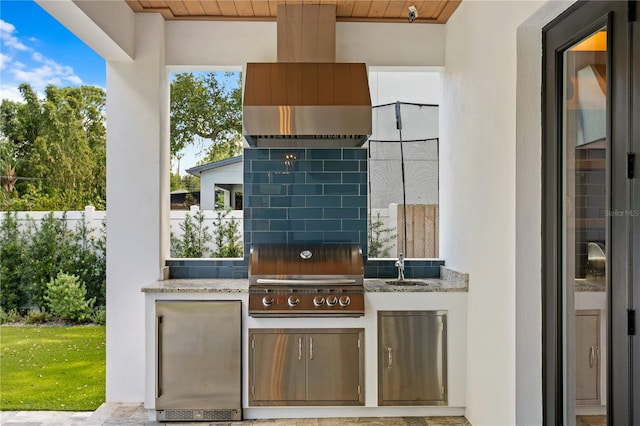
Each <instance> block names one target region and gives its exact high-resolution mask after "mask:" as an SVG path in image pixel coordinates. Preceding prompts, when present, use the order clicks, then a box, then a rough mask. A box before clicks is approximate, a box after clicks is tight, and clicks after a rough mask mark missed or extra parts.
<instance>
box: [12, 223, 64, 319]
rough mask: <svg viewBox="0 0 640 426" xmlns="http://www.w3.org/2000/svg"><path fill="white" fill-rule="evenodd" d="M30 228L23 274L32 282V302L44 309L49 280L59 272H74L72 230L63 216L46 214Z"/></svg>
mask: <svg viewBox="0 0 640 426" xmlns="http://www.w3.org/2000/svg"><path fill="white" fill-rule="evenodd" d="M33 227H34V228H37V229H36V230H35V231H33V235H32V237H31V245H30V246H29V250H28V252H27V262H26V264H25V268H24V277H25V279H27V280H28V282H30V283H31V291H32V296H33V299H34V301H35V302H36V303H37V304H38V306H40V307H41V308H43V309H47V308H48V305H47V301H46V299H45V295H46V292H47V285H48V283H49V282H50V281H51V280H52V279H54V278H55V277H56V274H58V272H59V271H64V272H69V273H73V271H72V268H71V265H72V264H73V254H72V249H71V248H72V245H73V232H72V231H70V230H69V229H68V228H67V223H66V215H65V216H63V217H62V218H61V219H58V218H56V217H54V216H53V213H49V214H48V215H46V216H45V217H44V218H43V219H42V221H41V222H40V226H39V227H36V226H35V223H33Z"/></svg>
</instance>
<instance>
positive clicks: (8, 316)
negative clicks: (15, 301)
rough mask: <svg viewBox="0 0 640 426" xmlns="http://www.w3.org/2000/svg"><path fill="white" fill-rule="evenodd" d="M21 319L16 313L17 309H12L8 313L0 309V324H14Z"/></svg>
mask: <svg viewBox="0 0 640 426" xmlns="http://www.w3.org/2000/svg"><path fill="white" fill-rule="evenodd" d="M21 319H22V317H21V316H20V314H19V313H18V310H17V309H15V308H12V309H10V310H8V311H5V310H4V309H2V307H0V324H6V323H14V322H18V321H20V320H21Z"/></svg>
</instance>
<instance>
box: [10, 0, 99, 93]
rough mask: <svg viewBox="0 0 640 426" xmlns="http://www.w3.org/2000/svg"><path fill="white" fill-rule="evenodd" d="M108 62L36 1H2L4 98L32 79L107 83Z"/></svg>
mask: <svg viewBox="0 0 640 426" xmlns="http://www.w3.org/2000/svg"><path fill="white" fill-rule="evenodd" d="M105 75H106V67H105V62H104V60H103V59H102V58H101V57H100V56H99V55H98V54H96V53H95V52H94V51H93V50H91V48H89V47H88V46H87V45H86V44H84V43H83V42H82V41H80V40H79V39H78V38H76V36H75V35H73V34H72V33H71V32H70V31H68V30H67V29H66V28H65V27H64V26H62V25H61V24H60V23H58V21H56V20H55V19H54V18H52V17H51V15H49V14H48V13H47V12H45V11H44V9H42V8H41V7H40V6H38V5H37V4H36V3H35V2H34V1H32V0H0V99H11V100H21V98H20V95H19V93H18V91H17V88H18V86H19V85H20V84H21V83H29V84H31V86H32V87H33V88H34V89H35V90H36V91H37V92H40V93H42V92H43V91H44V88H45V87H46V86H47V85H49V84H54V85H56V86H60V87H65V86H77V85H82V84H87V85H91V86H99V87H102V88H103V89H104V88H105V87H106V76H105Z"/></svg>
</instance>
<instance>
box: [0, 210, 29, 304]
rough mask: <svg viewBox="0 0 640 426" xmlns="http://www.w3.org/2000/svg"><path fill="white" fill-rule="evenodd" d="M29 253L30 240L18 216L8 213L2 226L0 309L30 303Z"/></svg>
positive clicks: (0, 239)
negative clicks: (26, 236) (20, 224)
mask: <svg viewBox="0 0 640 426" xmlns="http://www.w3.org/2000/svg"><path fill="white" fill-rule="evenodd" d="M27 251H28V240H27V239H25V237H24V234H23V233H22V232H21V231H20V227H19V224H18V219H17V215H16V214H15V213H13V214H12V213H11V212H7V213H6V214H5V216H4V220H3V221H2V223H1V224H0V308H2V309H3V310H4V311H10V310H12V309H20V308H21V307H22V306H24V305H26V304H28V303H29V291H28V281H27V280H26V279H25V272H26V271H25V261H26V259H27Z"/></svg>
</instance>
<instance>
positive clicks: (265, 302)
mask: <svg viewBox="0 0 640 426" xmlns="http://www.w3.org/2000/svg"><path fill="white" fill-rule="evenodd" d="M262 304H263V305H264V306H271V305H273V297H271V296H265V297H263V298H262Z"/></svg>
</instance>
